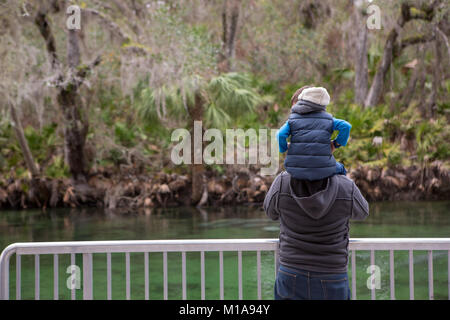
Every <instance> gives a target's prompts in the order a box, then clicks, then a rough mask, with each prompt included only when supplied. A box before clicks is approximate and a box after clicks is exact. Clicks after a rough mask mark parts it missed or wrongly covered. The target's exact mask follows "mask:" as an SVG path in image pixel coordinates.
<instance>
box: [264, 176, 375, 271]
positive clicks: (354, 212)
mask: <svg viewBox="0 0 450 320" xmlns="http://www.w3.org/2000/svg"><path fill="white" fill-rule="evenodd" d="M264 211H265V212H266V214H267V215H268V216H269V217H270V218H271V219H272V220H279V221H280V244H279V245H280V255H279V259H280V261H279V262H280V263H281V264H282V265H284V266H286V267H291V268H295V269H301V270H307V271H313V272H326V273H344V272H347V265H348V241H349V220H350V219H356V220H363V219H365V218H366V217H367V216H368V215H369V205H368V203H367V201H366V200H365V199H364V197H363V196H362V195H361V192H360V191H359V189H358V187H357V186H356V184H355V183H354V182H353V181H352V180H350V179H349V178H347V177H346V176H343V175H334V176H332V177H329V178H325V179H322V180H316V181H307V180H297V179H294V178H291V176H290V175H289V174H288V173H287V172H282V173H280V174H279V175H278V176H277V177H276V178H275V180H274V182H273V183H272V186H271V187H270V190H269V192H268V193H267V195H266V198H265V200H264Z"/></svg>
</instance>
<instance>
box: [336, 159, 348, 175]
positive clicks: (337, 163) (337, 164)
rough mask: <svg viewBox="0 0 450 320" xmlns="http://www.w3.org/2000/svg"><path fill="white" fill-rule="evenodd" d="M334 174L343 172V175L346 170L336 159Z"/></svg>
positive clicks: (345, 173)
mask: <svg viewBox="0 0 450 320" xmlns="http://www.w3.org/2000/svg"><path fill="white" fill-rule="evenodd" d="M336 174H343V175H344V176H345V175H347V170H345V167H344V165H343V164H342V163H340V162H337V161H336Z"/></svg>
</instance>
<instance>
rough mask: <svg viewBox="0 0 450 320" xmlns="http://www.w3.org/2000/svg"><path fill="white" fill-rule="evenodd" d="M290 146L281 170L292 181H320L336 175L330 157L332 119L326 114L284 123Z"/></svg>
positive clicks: (300, 116) (295, 116)
mask: <svg viewBox="0 0 450 320" xmlns="http://www.w3.org/2000/svg"><path fill="white" fill-rule="evenodd" d="M288 122H289V127H290V131H291V145H290V147H289V149H288V153H287V156H286V160H285V161H284V167H285V168H286V171H287V172H288V173H289V174H290V175H291V176H292V177H294V178H296V179H300V180H320V179H323V178H326V177H330V176H332V175H334V174H335V173H336V160H335V159H334V157H333V154H332V153H331V146H330V142H331V134H332V133H333V117H332V116H331V114H329V113H327V112H323V111H321V112H311V113H305V114H299V113H295V112H292V113H291V115H290V116H289V119H288Z"/></svg>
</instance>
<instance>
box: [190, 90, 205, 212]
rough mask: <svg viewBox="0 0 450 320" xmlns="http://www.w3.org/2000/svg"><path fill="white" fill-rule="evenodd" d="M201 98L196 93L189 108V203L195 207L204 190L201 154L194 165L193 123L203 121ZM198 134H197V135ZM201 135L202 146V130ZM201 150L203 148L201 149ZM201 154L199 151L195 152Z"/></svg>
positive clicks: (203, 170) (202, 102) (203, 167)
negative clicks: (190, 183) (190, 180)
mask: <svg viewBox="0 0 450 320" xmlns="http://www.w3.org/2000/svg"><path fill="white" fill-rule="evenodd" d="M203 104H204V101H203V98H202V96H201V93H200V92H196V94H195V104H194V105H193V106H189V108H188V110H189V116H190V120H191V130H190V132H191V139H192V140H191V157H192V158H191V176H192V196H191V201H192V204H193V205H195V204H197V203H199V201H200V200H201V198H202V195H203V191H204V188H205V180H204V173H205V164H204V162H203V154H201V156H202V157H201V161H200V163H195V151H196V150H195V147H196V146H195V142H194V140H195V132H194V122H195V121H202V120H203ZM197 134H199V133H197ZM200 134H201V141H202V142H201V144H203V129H202V132H201V133H200ZM202 149H203V148H202ZM197 151H198V152H201V151H200V150H197Z"/></svg>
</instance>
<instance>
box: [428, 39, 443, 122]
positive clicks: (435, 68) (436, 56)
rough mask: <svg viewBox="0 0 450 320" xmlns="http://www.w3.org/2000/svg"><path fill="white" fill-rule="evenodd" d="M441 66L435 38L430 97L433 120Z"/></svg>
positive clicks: (438, 46) (437, 43) (439, 51)
mask: <svg viewBox="0 0 450 320" xmlns="http://www.w3.org/2000/svg"><path fill="white" fill-rule="evenodd" d="M441 66H442V56H441V46H440V42H439V40H438V39H437V38H436V40H435V41H434V66H433V87H432V89H431V90H432V91H431V96H430V103H429V108H430V116H431V117H432V118H433V117H434V116H435V115H436V110H437V101H438V95H439V87H440V83H441V71H440V68H441Z"/></svg>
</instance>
